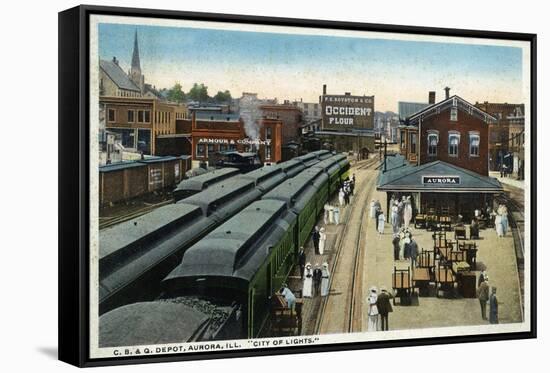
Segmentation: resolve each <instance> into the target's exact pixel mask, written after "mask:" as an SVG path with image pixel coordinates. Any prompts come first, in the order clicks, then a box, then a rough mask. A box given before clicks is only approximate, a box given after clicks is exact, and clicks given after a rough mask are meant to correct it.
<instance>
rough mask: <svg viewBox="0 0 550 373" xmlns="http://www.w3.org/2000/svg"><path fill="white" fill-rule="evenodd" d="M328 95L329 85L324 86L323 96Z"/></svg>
mask: <svg viewBox="0 0 550 373" xmlns="http://www.w3.org/2000/svg"><path fill="white" fill-rule="evenodd" d="M326 94H327V85H326V84H323V95H326Z"/></svg>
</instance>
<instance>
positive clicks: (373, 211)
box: [369, 200, 376, 219]
mask: <svg viewBox="0 0 550 373" xmlns="http://www.w3.org/2000/svg"><path fill="white" fill-rule="evenodd" d="M369 216H370V218H371V219H374V218H376V203H375V202H374V200H371V201H370V211H369Z"/></svg>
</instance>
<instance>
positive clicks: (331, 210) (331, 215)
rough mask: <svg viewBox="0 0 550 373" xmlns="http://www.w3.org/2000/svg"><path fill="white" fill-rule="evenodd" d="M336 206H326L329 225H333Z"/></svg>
mask: <svg viewBox="0 0 550 373" xmlns="http://www.w3.org/2000/svg"><path fill="white" fill-rule="evenodd" d="M336 207H337V206H332V205H328V222H329V224H334V221H335V220H334V209H335V208H336Z"/></svg>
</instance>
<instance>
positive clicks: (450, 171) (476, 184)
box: [377, 155, 503, 193]
mask: <svg viewBox="0 0 550 373" xmlns="http://www.w3.org/2000/svg"><path fill="white" fill-rule="evenodd" d="M423 177H433V178H438V177H458V178H459V179H460V182H459V183H458V184H453V183H435V184H428V183H424V182H423ZM377 190H388V191H399V190H402V191H415V192H432V191H435V192H450V193H465V192H478V193H498V192H502V190H503V189H502V185H501V184H500V182H499V181H498V180H497V179H495V178H492V177H488V176H483V175H480V174H477V173H475V172H473V171H470V170H466V169H464V168H461V167H458V166H455V165H452V164H450V163H447V162H443V161H434V162H430V163H426V164H423V165H420V166H413V165H411V164H410V163H408V162H407V161H405V159H404V157H403V156H402V155H396V156H394V157H388V158H387V159H386V172H380V174H379V176H378V183H377Z"/></svg>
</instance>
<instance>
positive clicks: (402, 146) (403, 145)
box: [400, 131, 405, 149]
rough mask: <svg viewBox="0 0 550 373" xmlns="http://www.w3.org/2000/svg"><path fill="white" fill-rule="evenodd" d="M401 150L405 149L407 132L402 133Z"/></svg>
mask: <svg viewBox="0 0 550 373" xmlns="http://www.w3.org/2000/svg"><path fill="white" fill-rule="evenodd" d="M400 137H401V149H405V131H401V136H400Z"/></svg>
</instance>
